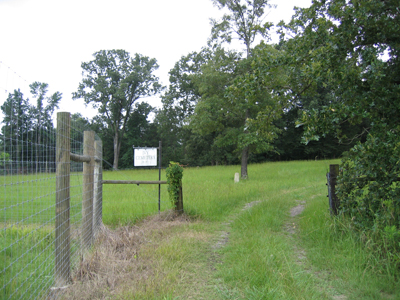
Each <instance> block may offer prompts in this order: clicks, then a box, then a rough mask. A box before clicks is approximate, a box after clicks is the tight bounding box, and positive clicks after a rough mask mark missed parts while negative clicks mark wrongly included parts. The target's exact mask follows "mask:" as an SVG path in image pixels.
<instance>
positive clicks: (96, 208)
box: [93, 140, 103, 235]
mask: <svg viewBox="0 0 400 300" xmlns="http://www.w3.org/2000/svg"><path fill="white" fill-rule="evenodd" d="M94 148H95V153H96V154H95V165H94V181H95V187H94V194H93V214H94V215H93V230H94V234H95V235H96V234H97V232H98V230H99V228H100V226H101V224H102V223H103V209H102V208H103V183H102V181H103V168H102V162H103V144H102V142H101V140H96V141H95V146H94Z"/></svg>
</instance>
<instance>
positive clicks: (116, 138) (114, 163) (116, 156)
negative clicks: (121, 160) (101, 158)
mask: <svg viewBox="0 0 400 300" xmlns="http://www.w3.org/2000/svg"><path fill="white" fill-rule="evenodd" d="M118 141H119V138H118V132H116V133H115V135H114V162H113V169H114V170H118V157H119V149H120V148H119V143H118Z"/></svg>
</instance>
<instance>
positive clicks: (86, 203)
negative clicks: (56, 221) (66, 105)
mask: <svg viewBox="0 0 400 300" xmlns="http://www.w3.org/2000/svg"><path fill="white" fill-rule="evenodd" d="M83 155H84V156H90V158H91V159H90V162H85V163H83V187H82V247H83V249H88V248H90V247H91V246H92V242H93V188H94V131H84V133H83Z"/></svg>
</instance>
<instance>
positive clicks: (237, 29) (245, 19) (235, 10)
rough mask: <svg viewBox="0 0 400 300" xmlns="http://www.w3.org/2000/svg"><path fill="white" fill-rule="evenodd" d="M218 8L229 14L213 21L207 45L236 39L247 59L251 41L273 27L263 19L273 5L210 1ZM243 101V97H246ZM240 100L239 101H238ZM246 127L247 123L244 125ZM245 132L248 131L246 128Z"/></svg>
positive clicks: (254, 0)
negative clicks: (243, 49)
mask: <svg viewBox="0 0 400 300" xmlns="http://www.w3.org/2000/svg"><path fill="white" fill-rule="evenodd" d="M213 3H214V5H216V6H217V7H218V8H219V9H223V8H227V9H228V10H229V14H225V15H224V16H223V17H222V20H220V21H216V20H212V24H213V27H212V31H211V38H210V42H209V43H210V44H212V43H214V42H217V43H218V42H228V43H230V42H231V41H232V39H234V38H238V39H239V40H240V41H241V42H243V44H244V45H245V47H246V58H249V57H250V56H251V51H252V44H253V42H254V41H255V40H256V38H257V37H258V36H259V37H260V38H264V39H268V37H269V32H268V30H269V29H270V27H271V26H272V23H270V22H264V17H265V14H266V11H265V10H266V9H268V8H272V7H273V6H272V5H271V4H269V0H213ZM245 100H246V99H245ZM238 101H241V100H238ZM244 116H245V117H244V118H243V119H244V121H243V124H242V126H245V124H244V123H245V121H246V120H247V119H248V118H249V117H250V111H249V109H248V108H247V107H246V108H244ZM245 127H246V126H245ZM245 133H247V130H245ZM249 149H250V148H249V146H245V145H244V147H243V149H242V153H241V177H242V178H247V177H248V172H247V162H248V157H249Z"/></svg>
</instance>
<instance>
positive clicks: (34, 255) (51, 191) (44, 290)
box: [0, 97, 102, 299]
mask: <svg viewBox="0 0 400 300" xmlns="http://www.w3.org/2000/svg"><path fill="white" fill-rule="evenodd" d="M14 98H15V97H14ZM8 104H9V105H10V107H9V110H10V111H11V112H14V113H10V114H7V115H6V116H4V118H3V126H2V135H1V137H0V180H1V181H0V182H1V186H2V189H3V191H2V196H1V197H0V237H1V238H0V271H1V273H0V284H1V290H0V298H1V299H42V298H47V297H50V298H57V296H58V295H59V293H60V290H62V288H63V286H65V285H67V284H68V283H69V278H70V277H71V276H72V274H73V272H74V269H75V267H76V266H77V264H78V263H79V261H80V260H81V259H82V258H83V257H84V255H85V252H86V250H87V249H88V248H89V247H90V245H91V243H92V241H93V237H94V236H95V233H96V230H97V229H96V228H99V226H100V224H101V215H102V207H101V203H102V202H101V165H100V163H99V159H97V163H95V162H94V157H100V158H101V151H102V150H101V146H99V147H96V146H95V145H101V144H100V143H96V142H100V141H99V139H98V137H97V136H95V135H94V134H93V133H91V134H92V139H93V141H94V143H93V144H92V145H87V144H85V143H84V135H85V134H86V133H87V132H84V131H85V128H83V127H82V124H81V123H79V122H76V120H72V121H69V120H68V121H67V123H66V124H63V125H62V126H64V130H68V131H69V133H68V134H65V136H64V132H63V133H62V134H60V133H59V134H57V131H58V129H59V127H60V122H59V121H58V124H57V130H56V128H55V127H54V126H53V124H51V123H48V124H40V123H39V124H32V123H29V122H28V123H27V122H26V120H25V119H24V118H25V112H24V111H22V110H21V111H18V107H15V106H17V105H15V101H13V102H12V101H11V102H10V103H8ZM4 105H7V103H5V104H4ZM13 105H14V106H13ZM68 116H69V114H68ZM62 122H64V121H62ZM60 136H62V137H64V142H63V143H65V144H62V147H60V144H59V143H60ZM65 145H68V147H67V146H65ZM60 149H61V152H60ZM85 152H86V153H85ZM70 153H72V154H75V159H74V160H77V161H73V160H70ZM62 155H64V156H65V157H67V156H68V158H67V160H66V161H60V160H59V158H60V157H61V156H62ZM72 156H73V155H71V157H72ZM87 156H90V157H89V160H90V162H83V161H85V160H84V159H85V157H86V159H87ZM87 165H90V167H89V168H90V169H91V170H90V171H89V172H86V173H84V171H85V170H84V169H85V168H88V166H87ZM60 170H61V171H60ZM90 172H91V173H90ZM60 182H61V183H62V184H60ZM88 186H89V188H87V187H88ZM60 187H61V188H60ZM90 189H91V191H92V192H90ZM93 191H94V192H93ZM89 214H91V217H88V215H89ZM88 228H90V230H89V229H88Z"/></svg>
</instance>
